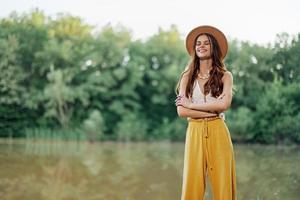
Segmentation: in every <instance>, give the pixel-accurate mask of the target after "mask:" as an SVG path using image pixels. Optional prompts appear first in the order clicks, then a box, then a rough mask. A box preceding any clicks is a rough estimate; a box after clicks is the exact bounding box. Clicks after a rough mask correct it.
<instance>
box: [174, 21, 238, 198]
mask: <svg viewBox="0 0 300 200" xmlns="http://www.w3.org/2000/svg"><path fill="white" fill-rule="evenodd" d="M186 48H187V51H188V53H189V55H190V56H191V62H190V63H189V65H188V66H187V68H186V70H185V71H184V72H183V73H182V75H181V77H180V80H179V82H178V85H177V89H176V91H177V99H176V100H175V102H176V106H177V112H178V115H179V116H180V117H187V118H188V127H187V132H186V141H185V142H186V143H185V154H184V168H183V184H182V196H181V200H201V199H203V198H204V193H205V187H206V185H205V182H206V176H207V175H208V177H209V180H210V183H211V186H212V192H213V196H214V200H235V199H236V198H237V197H236V173H235V160H234V152H233V146H232V142H231V137H230V133H229V131H228V128H227V126H226V124H225V121H224V120H225V117H224V113H223V112H224V111H225V110H227V109H228V108H229V107H230V105H231V101H232V86H233V78H232V74H231V73H230V72H229V71H228V70H226V68H225V66H224V64H223V59H224V57H225V56H226V53H227V49H228V44H227V39H226V37H225V35H224V34H223V33H222V32H221V31H220V30H218V29H217V28H215V27H212V26H199V27H196V28H195V29H193V30H192V31H191V32H190V33H189V34H188V36H187V38H186Z"/></svg>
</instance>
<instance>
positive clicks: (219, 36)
mask: <svg viewBox="0 0 300 200" xmlns="http://www.w3.org/2000/svg"><path fill="white" fill-rule="evenodd" d="M202 33H208V34H211V35H212V36H214V37H215V38H216V40H217V41H218V44H219V46H220V50H221V59H222V60H223V59H224V58H225V56H226V54H227V50H228V43H227V39H226V37H225V35H224V33H222V32H221V31H220V30H219V29H217V28H215V27H213V26H207V25H205V26H198V27H196V28H194V29H193V30H191V31H190V32H189V34H188V35H187V37H186V40H185V45H186V49H187V51H188V53H189V54H190V55H193V52H194V50H195V48H194V43H195V40H196V38H197V37H198V36H199V35H200V34H202Z"/></svg>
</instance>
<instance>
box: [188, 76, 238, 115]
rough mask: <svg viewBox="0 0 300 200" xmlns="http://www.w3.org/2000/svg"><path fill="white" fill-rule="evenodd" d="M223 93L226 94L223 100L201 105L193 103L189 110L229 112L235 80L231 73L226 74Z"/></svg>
mask: <svg viewBox="0 0 300 200" xmlns="http://www.w3.org/2000/svg"><path fill="white" fill-rule="evenodd" d="M222 79H223V93H224V94H225V95H224V97H223V98H221V99H218V100H216V101H213V102H205V103H201V104H196V103H191V104H190V105H189V106H188V108H189V109H193V110H201V111H215V112H223V111H225V110H227V109H228V108H229V107H230V105H231V101H232V85H233V78H232V74H231V72H229V71H227V72H225V74H224V76H223V78H222Z"/></svg>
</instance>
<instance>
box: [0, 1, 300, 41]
mask: <svg viewBox="0 0 300 200" xmlns="http://www.w3.org/2000/svg"><path fill="white" fill-rule="evenodd" d="M0 5H1V6H0V17H1V18H3V17H6V16H8V15H9V14H10V13H11V12H12V11H17V12H20V13H22V12H29V11H31V10H32V9H35V8H39V9H40V10H42V11H44V12H45V14H46V15H49V16H55V15H56V14H57V13H60V12H64V13H69V14H72V15H75V16H80V17H81V18H82V19H84V21H85V22H87V23H89V24H91V25H95V26H96V27H98V28H99V29H101V27H103V26H105V25H107V24H111V25H113V26H116V25H118V24H121V25H123V26H125V27H126V28H129V29H130V30H131V31H132V35H133V38H134V39H146V38H147V37H149V36H151V35H153V34H155V33H157V31H158V28H159V27H161V28H163V29H164V30H168V29H169V28H170V26H171V25H172V24H175V25H176V26H177V27H178V29H179V32H180V34H181V36H182V38H185V36H186V35H187V34H188V32H189V31H190V30H191V29H193V28H194V27H196V26H199V25H212V26H215V27H217V28H219V29H220V30H222V31H223V32H224V33H225V34H226V35H227V37H228V38H231V39H239V40H243V41H250V42H252V43H258V44H267V43H270V42H271V43H272V42H274V41H275V38H276V34H278V33H282V32H287V33H289V34H297V33H300V12H299V8H300V1H299V0H281V1H280V0H227V1H226V0H223V1H222V0H206V1H203V0H147V1H146V0H126V1H125V0H123V1H122V0H51V1H50V0H7V1H4V0H0Z"/></svg>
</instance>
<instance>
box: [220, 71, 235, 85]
mask: <svg viewBox="0 0 300 200" xmlns="http://www.w3.org/2000/svg"><path fill="white" fill-rule="evenodd" d="M222 81H223V83H224V82H233V76H232V73H231V72H230V71H228V70H226V72H224V74H223V77H222Z"/></svg>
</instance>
